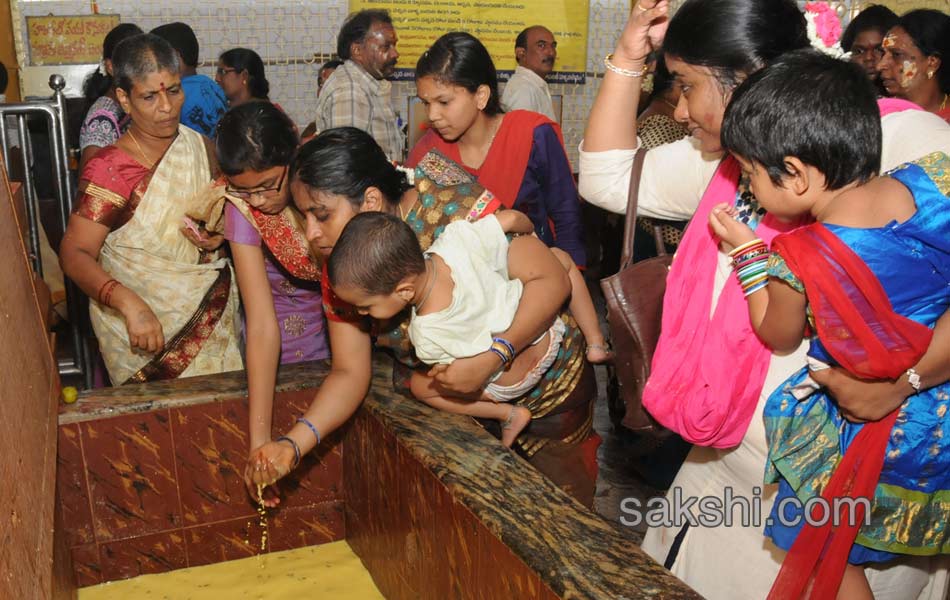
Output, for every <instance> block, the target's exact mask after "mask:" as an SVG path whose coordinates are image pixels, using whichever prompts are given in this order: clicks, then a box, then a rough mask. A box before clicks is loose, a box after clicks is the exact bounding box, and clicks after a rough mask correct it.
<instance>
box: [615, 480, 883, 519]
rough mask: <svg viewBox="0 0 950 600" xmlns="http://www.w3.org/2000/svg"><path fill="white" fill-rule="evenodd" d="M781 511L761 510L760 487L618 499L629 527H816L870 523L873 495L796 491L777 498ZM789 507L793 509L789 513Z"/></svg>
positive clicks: (674, 490)
mask: <svg viewBox="0 0 950 600" xmlns="http://www.w3.org/2000/svg"><path fill="white" fill-rule="evenodd" d="M775 506H776V507H777V509H778V510H776V511H774V517H773V516H767V517H765V519H764V521H763V515H762V488H759V487H754V488H752V496H751V497H750V496H747V495H744V494H736V493H735V491H734V490H733V489H732V488H731V487H725V488H723V493H722V496H702V497H697V496H686V497H684V496H683V490H682V489H680V488H677V487H674V488H672V489H671V490H670V491H669V492H668V493H667V495H666V496H657V497H654V498H650V499H649V500H647V501H646V502H644V501H642V500H641V499H640V498H624V499H623V500H621V502H620V523H621V524H623V525H625V526H627V527H637V526H640V525H643V524H645V525H647V526H648V527H672V528H681V527H684V526H686V525H689V526H690V527H734V526H739V527H756V528H760V527H762V525H763V523H764V524H765V525H766V526H772V525H775V524H778V525H782V526H785V527H795V526H797V525H799V524H801V523H802V522H803V521H804V522H805V523H807V524H809V525H812V526H815V527H821V526H823V525H826V524H828V523H829V522H830V523H831V525H832V526H834V527H837V526H841V525H846V524H847V525H868V524H869V523H870V518H871V516H870V515H871V501H870V499H869V498H865V497H858V498H847V497H845V498H834V499H832V500H830V501H829V500H827V499H825V498H821V497H816V498H811V499H810V500H808V501H806V502H802V501H801V500H799V499H798V498H797V497H795V496H791V497H785V498H782V499H781V500H779V501H777V502H776V503H775ZM786 509H792V510H791V511H790V512H786Z"/></svg>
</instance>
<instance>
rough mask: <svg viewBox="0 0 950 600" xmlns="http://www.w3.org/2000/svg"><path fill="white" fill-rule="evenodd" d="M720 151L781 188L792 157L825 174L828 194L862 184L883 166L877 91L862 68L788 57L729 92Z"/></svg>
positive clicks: (807, 54) (808, 56) (810, 54)
mask: <svg viewBox="0 0 950 600" xmlns="http://www.w3.org/2000/svg"><path fill="white" fill-rule="evenodd" d="M720 136H721V139H722V145H723V148H725V149H727V150H729V151H730V152H732V153H733V154H735V155H736V156H740V157H742V158H744V159H746V160H748V161H752V162H756V163H759V164H761V165H763V166H764V167H765V168H766V170H767V172H768V174H769V177H770V178H771V179H772V181H773V182H774V183H776V184H777V185H780V184H781V178H782V176H784V175H786V174H787V172H786V170H785V166H784V161H785V157H786V156H794V157H796V158H798V159H799V160H801V161H802V162H803V163H805V164H806V165H811V166H813V167H815V168H816V169H818V170H819V171H821V172H822V174H824V176H825V181H826V188H827V189H829V190H836V189H840V188H842V187H844V186H846V185H848V184H850V183H854V182H859V183H864V182H866V181H868V180H869V179H870V178H871V177H873V176H874V175H875V174H876V173H877V172H878V171H879V170H880V168H881V143H882V142H881V136H882V134H881V113H880V110H879V109H878V106H877V93H876V91H875V89H874V86H873V84H872V83H871V81H870V80H869V79H868V77H867V75H866V74H865V72H864V69H862V68H861V67H860V66H858V65H856V64H854V63H851V62H845V61H842V60H838V59H835V58H832V57H830V56H828V55H826V54H822V53H821V52H818V51H815V50H810V49H809V50H799V51H796V52H790V53H788V54H786V55H784V56H782V57H780V58H778V59H776V60H775V61H774V62H773V63H772V64H771V65H770V66H768V67H767V68H765V69H763V70H761V71H758V72H756V73H754V74H753V75H750V76H749V78H748V79H746V80H745V81H744V82H742V84H740V85H739V86H738V87H737V88H736V89H735V91H734V92H733V94H732V100H731V101H730V102H729V106H727V107H726V114H725V116H724V117H723V121H722V132H721V134H720Z"/></svg>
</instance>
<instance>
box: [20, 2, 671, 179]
mask: <svg viewBox="0 0 950 600" xmlns="http://www.w3.org/2000/svg"><path fill="white" fill-rule="evenodd" d="M13 2H14V5H15V8H17V9H18V11H19V13H20V15H22V16H23V17H25V16H35V15H47V14H56V15H81V14H89V13H90V10H91V9H90V5H91V3H90V2H89V1H87V0H13ZM679 2H681V0H675V1H674V2H673V4H678V3H679ZM98 7H99V12H100V13H118V14H120V15H121V17H122V20H123V21H131V22H134V23H136V24H138V25H139V26H140V27H142V28H143V29H145V30H148V29H151V28H152V27H155V26H157V25H160V24H162V23H167V22H170V21H185V22H187V23H189V24H190V25H191V26H192V27H193V28H194V30H195V32H196V34H197V35H198V39H199V41H200V42H201V59H202V62H203V64H204V65H205V66H204V67H202V68H201V69H200V71H201V72H203V73H205V74H207V75H209V76H210V75H212V66H213V65H214V62H215V60H216V59H217V56H218V55H219V54H220V53H221V52H223V51H224V50H227V49H228V48H233V47H235V46H246V47H249V48H253V49H254V50H256V51H257V52H258V53H259V54H260V55H261V57H262V58H264V60H265V63H266V65H267V66H266V69H267V78H268V80H269V81H270V84H271V98H272V99H273V100H274V101H276V102H278V103H280V105H281V106H282V107H283V108H284V109H285V110H286V111H287V112H288V114H290V116H291V117H292V118H293V119H294V120H295V121H296V122H297V124H298V125H299V126H301V127H303V126H305V125H306V124H307V123H309V122H310V121H312V120H313V112H314V109H315V107H316V81H317V71H318V69H319V67H320V65H321V64H322V63H323V59H320V60H316V59H314V55H315V54H317V55H320V56H323V55H326V54H330V53H333V52H334V51H335V48H336V34H337V31H338V29H339V26H340V24H341V23H342V22H343V20H344V18H345V17H346V14H347V11H348V7H347V2H346V0H313V1H311V0H207V1H204V2H198V1H196V0H99V1H98ZM629 9H630V0H590V20H589V23H590V25H589V34H588V52H587V63H588V64H587V70H588V71H589V72H590V73H591V74H601V73H603V70H604V67H603V62H602V60H603V57H604V55H605V54H606V53H607V52H610V51H611V50H612V49H613V44H614V42H615V40H616V37H617V35H618V33H619V31H620V29H621V27H622V26H623V24H624V20H625V19H626V16H627V13H628V11H629ZM20 33H21V35H19V36H18V38H19V39H18V45H19V46H22V45H23V44H22V29H21V32H20ZM433 41H434V40H433ZM20 52H21V54H22V51H20ZM21 60H22V58H21ZM401 66H408V67H411V66H412V65H401ZM599 81H600V80H599V79H598V78H597V77H596V76H592V77H588V80H587V84H586V85H568V84H556V85H552V90H551V91H552V93H554V94H562V95H563V97H564V104H563V123H562V124H563V128H564V138H565V140H564V141H565V143H566V145H567V147H568V152H569V155H570V157H571V160H572V162H575V163H576V159H577V144H578V143H579V142H580V139H581V137H582V135H583V132H584V121H585V119H586V116H587V114H588V112H589V111H590V106H591V103H592V102H593V101H594V96H595V94H596V92H597V87H598V83H599ZM393 88H394V89H393V103H394V106H395V107H396V110H397V112H399V113H401V116H402V117H403V118H404V119H405V118H406V117H407V110H408V109H407V101H408V98H409V97H410V96H413V95H415V86H414V84H413V83H411V82H401V83H397V84H396V85H394V86H393Z"/></svg>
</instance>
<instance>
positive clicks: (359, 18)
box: [336, 9, 393, 60]
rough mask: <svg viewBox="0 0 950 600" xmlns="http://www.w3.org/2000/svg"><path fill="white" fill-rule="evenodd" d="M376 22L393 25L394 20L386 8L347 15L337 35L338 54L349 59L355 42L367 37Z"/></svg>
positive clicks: (344, 58)
mask: <svg viewBox="0 0 950 600" xmlns="http://www.w3.org/2000/svg"><path fill="white" fill-rule="evenodd" d="M376 23H385V24H387V25H392V24H393V20H392V18H390V16H389V12H388V11H385V10H377V9H370V10H361V11H359V12H358V13H353V14H352V15H350V16H349V17H347V19H346V21H345V22H344V23H343V27H341V28H340V34H339V35H338V36H337V37H336V55H337V56H339V57H340V58H341V59H343V60H349V58H350V48H351V47H352V46H353V44H355V43H359V42H362V41H363V40H365V39H366V34H368V33H369V30H370V29H372V27H373V25H374V24H376Z"/></svg>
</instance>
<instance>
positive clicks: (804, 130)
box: [709, 51, 950, 599]
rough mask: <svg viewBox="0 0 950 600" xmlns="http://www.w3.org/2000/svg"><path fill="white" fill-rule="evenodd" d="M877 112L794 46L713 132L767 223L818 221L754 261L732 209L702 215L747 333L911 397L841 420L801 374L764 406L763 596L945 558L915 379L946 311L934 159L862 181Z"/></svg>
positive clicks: (927, 411) (949, 505) (846, 74)
mask: <svg viewBox="0 0 950 600" xmlns="http://www.w3.org/2000/svg"><path fill="white" fill-rule="evenodd" d="M879 114H880V113H879V108H878V105H877V103H876V101H875V94H874V90H873V88H872V86H871V84H870V83H869V82H868V81H867V78H866V76H865V75H864V74H863V73H862V72H861V70H860V69H859V68H858V67H856V66H854V65H852V64H849V63H844V62H841V61H837V60H835V59H831V58H829V57H827V56H823V55H820V54H817V53H814V52H812V51H799V52H794V53H790V54H788V55H786V56H785V57H783V58H780V59H778V60H777V61H776V62H774V63H773V64H772V65H771V66H769V67H767V68H766V69H764V70H762V71H759V72H758V73H756V74H754V75H752V76H751V77H750V78H749V79H748V80H747V81H746V82H744V83H743V84H742V85H741V86H740V87H739V88H737V89H736V91H735V92H734V93H733V97H732V101H731V103H730V105H729V107H728V108H727V110H726V115H725V118H724V121H723V128H722V140H723V144H724V146H725V147H726V148H728V149H729V150H730V151H731V152H732V154H733V155H734V156H736V157H737V159H738V160H739V163H740V164H741V165H742V168H743V170H744V171H746V172H747V173H748V174H749V176H750V178H751V182H752V187H753V189H754V192H755V195H756V197H757V198H758V199H759V202H760V203H761V204H762V206H763V207H764V208H766V209H767V210H768V212H769V214H771V215H773V216H775V217H777V218H779V219H780V220H783V221H785V222H787V223H798V224H801V223H805V222H808V221H812V220H815V221H817V222H814V223H811V224H808V225H804V226H802V227H799V228H797V229H795V230H794V231H791V232H789V233H785V234H781V235H778V236H777V237H775V238H774V239H773V240H772V243H771V248H769V247H767V246H766V244H765V243H764V242H762V241H761V240H759V239H756V236H755V234H754V233H753V232H752V230H751V229H749V228H748V227H747V226H746V225H744V224H741V223H740V222H739V221H737V220H736V219H735V218H734V217H735V214H734V209H732V208H731V207H729V206H727V205H720V206H718V207H716V208H715V209H714V210H713V212H712V214H711V215H710V218H709V222H710V226H711V228H712V230H713V233H715V234H716V235H717V236H718V237H719V238H720V239H721V240H722V242H723V243H724V244H727V245H728V246H730V247H731V248H732V250H731V255H732V257H733V268H734V270H735V271H736V274H737V277H738V279H739V283H740V285H741V287H742V289H743V291H744V293H745V295H746V298H747V299H748V301H749V314H750V319H751V322H752V326H753V328H754V329H755V331H756V334H757V335H758V336H759V337H760V338H761V339H762V341H763V342H765V343H766V344H767V345H768V346H769V347H770V348H771V349H772V350H773V351H775V352H782V351H789V350H791V349H794V348H797V346H798V344H799V343H800V342H801V340H802V337H803V336H804V335H805V333H806V332H807V331H810V332H813V334H812V337H811V346H810V349H809V352H808V354H809V362H810V364H811V369H820V368H824V367H827V366H829V365H834V366H840V367H843V368H844V369H846V370H847V371H848V372H849V373H851V374H852V375H853V376H856V377H858V378H862V379H892V380H903V381H906V384H907V391H908V394H909V395H910V397H909V398H908V400H906V401H905V402H904V403H903V405H901V406H900V407H899V408H897V409H896V410H894V411H892V412H891V413H890V414H889V415H887V416H886V417H884V418H883V419H881V420H879V421H874V422H868V423H856V422H852V421H849V420H847V419H846V417H845V415H843V414H842V411H841V410H840V409H839V407H838V405H837V403H836V402H835V400H834V398H833V397H831V396H830V395H828V394H827V393H826V392H825V391H824V390H823V389H820V388H819V386H818V385H817V384H816V383H814V382H813V381H812V380H811V377H810V370H809V368H808V367H803V368H802V369H801V370H799V371H798V372H797V373H795V374H794V375H793V376H792V377H790V378H789V379H788V380H786V382H785V383H784V384H783V385H781V386H780V387H779V388H778V389H777V390H776V391H775V392H774V393H773V394H772V395H771V396H770V397H769V400H768V403H767V405H766V407H765V424H766V432H767V437H768V442H769V457H768V458H769V459H768V462H767V466H766V479H767V481H774V482H778V484H779V491H778V498H777V499H776V502H775V505H774V508H773V510H772V515H771V518H770V519H769V523H768V525H767V527H766V534H767V535H768V536H770V537H771V538H772V540H773V541H774V542H775V543H776V545H778V546H779V547H780V548H783V549H785V550H788V551H789V553H788V555H787V557H786V559H785V562H784V563H783V566H782V570H781V571H780V573H779V576H778V578H777V579H776V582H775V584H774V585H773V588H772V592H771V594H770V596H769V598H800V597H810V598H831V597H834V596H835V594H837V595H838V597H839V598H842V597H843V598H849V599H851V598H872V597H873V596H872V595H871V589H870V587H869V586H868V583H867V580H866V578H865V576H864V565H867V564H870V563H882V562H888V561H891V560H893V559H896V558H897V557H898V556H899V555H916V556H928V555H935V554H948V553H950V531H948V530H947V529H946V527H945V525H944V524H945V522H946V519H947V515H948V514H950V502H948V500H947V498H948V497H950V452H948V450H950V438H948V437H945V436H944V433H943V421H944V418H943V417H944V415H945V413H946V411H947V409H948V406H950V383H948V382H938V381H933V382H930V381H927V382H922V381H921V378H920V377H919V375H918V374H917V372H916V370H915V367H918V365H919V363H920V361H921V358H922V357H923V355H924V353H925V351H926V350H927V347H928V345H929V344H930V341H931V335H932V331H931V328H932V327H933V326H934V324H935V323H936V321H937V319H938V318H939V317H940V316H941V315H942V314H943V313H944V312H946V310H947V307H948V306H950V216H948V213H947V207H948V203H950V199H948V198H947V193H948V192H950V158H948V157H947V156H946V155H945V154H943V153H935V154H932V155H929V156H926V157H924V158H922V159H920V160H918V161H916V162H914V163H909V164H906V165H903V166H901V167H899V168H897V169H896V170H894V171H892V172H890V173H889V174H887V175H886V176H878V175H877V170H878V168H879V165H880V160H881V159H880V149H881V126H880V117H879ZM918 368H919V367H918ZM816 498H820V499H821V501H820V502H818V503H815V502H814V499H816ZM841 499H848V500H852V501H855V502H851V503H841V502H840V500H841ZM809 501H812V502H809ZM836 501H837V502H836ZM806 503H808V504H806ZM803 506H804V507H805V508H804V509H803V508H802V507H803ZM839 509H842V511H841V512H839ZM829 516H831V517H833V518H828V517H829ZM819 523H821V524H819ZM819 559H820V560H819ZM839 586H840V589H839Z"/></svg>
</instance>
